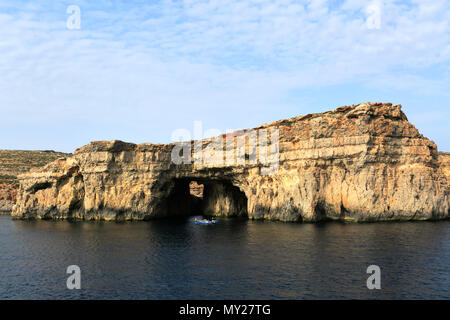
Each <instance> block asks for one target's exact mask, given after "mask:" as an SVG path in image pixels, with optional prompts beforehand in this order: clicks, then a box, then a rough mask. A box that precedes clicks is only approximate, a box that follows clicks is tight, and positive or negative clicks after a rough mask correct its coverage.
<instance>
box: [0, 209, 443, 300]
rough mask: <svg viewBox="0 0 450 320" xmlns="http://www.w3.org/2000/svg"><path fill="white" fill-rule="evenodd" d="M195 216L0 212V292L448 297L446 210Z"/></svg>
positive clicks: (30, 295) (37, 295) (17, 295)
mask: <svg viewBox="0 0 450 320" xmlns="http://www.w3.org/2000/svg"><path fill="white" fill-rule="evenodd" d="M194 218H195V217H187V218H177V219H166V220H153V221H135V222H91V221H78V222H69V221H41V220H38V221H21V220H13V219H11V217H8V216H0V299H37V300H42V299H46V300H47V299H57V300H60V299H64V300H72V299H140V300H141V299H150V300H161V299H164V300H167V299H168V300H172V299H177V300H178V299H232V300H234V299H238V300H243V299H251V300H259V299H262V300H319V299H320V300H323V299H325V300H329V299H339V300H340V299H383V300H384V299H395V300H398V299H432V300H434V299H450V272H449V266H450V221H437V222H389V223H384V222H380V223H359V224H356V223H340V222H325V223H319V224H300V223H282V222H267V221H252V220H246V219H230V218H228V219H226V218H224V219H218V223H217V224H214V225H198V224H195V223H194ZM71 266H72V267H71ZM73 266H75V269H76V270H77V271H73V270H75V269H74V267H73ZM373 266H375V269H377V270H378V271H377V272H375V271H373V270H374V267H373ZM375 273H377V274H375ZM74 276H76V277H77V279H78V280H77V281H78V287H76V288H73V284H74V283H77V282H76V281H73V279H74V278H73V277H74ZM374 276H376V277H377V278H374ZM374 279H375V280H374ZM374 281H375V282H374ZM374 283H377V287H376V288H374V287H373V284H374ZM370 284H372V285H370ZM78 288H79V289H78Z"/></svg>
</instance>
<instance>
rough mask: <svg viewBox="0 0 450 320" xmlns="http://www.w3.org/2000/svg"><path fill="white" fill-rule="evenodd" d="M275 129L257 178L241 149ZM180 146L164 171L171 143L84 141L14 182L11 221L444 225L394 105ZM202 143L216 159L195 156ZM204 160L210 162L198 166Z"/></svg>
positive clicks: (255, 165)
mask: <svg viewBox="0 0 450 320" xmlns="http://www.w3.org/2000/svg"><path fill="white" fill-rule="evenodd" d="M275 130H277V131H276V132H277V133H278V140H276V141H275V139H273V140H271V139H269V143H268V146H267V150H276V152H277V153H276V157H274V158H272V159H276V165H275V163H270V166H269V167H270V168H268V165H267V164H268V163H267V162H265V161H263V160H264V158H263V153H261V150H262V149H261V148H262V145H261V141H262V140H260V139H259V138H258V140H256V141H257V142H258V144H257V145H256V146H253V145H252V144H251V141H253V140H252V138H251V134H250V133H251V132H258V136H259V137H261V136H262V135H261V134H260V133H261V132H263V133H265V132H269V133H267V134H268V135H271V136H272V135H273V136H275V133H274V132H275ZM222 141H223V144H222ZM218 143H219V144H218ZM187 145H189V148H190V150H189V154H188V153H187V152H186V151H185V152H186V154H185V155H184V156H186V157H187V158H184V160H186V161H183V162H182V163H180V162H179V161H178V162H177V161H173V155H174V152H173V150H174V147H179V146H180V144H177V145H175V144H139V145H136V144H132V143H125V142H121V141H99V142H92V143H90V144H88V145H86V146H84V147H82V148H79V149H77V150H76V151H75V153H74V155H73V156H72V157H70V158H65V159H59V160H56V161H54V162H52V163H50V164H48V165H47V166H45V167H42V168H40V169H35V170H32V171H31V172H30V173H28V174H24V175H22V176H20V188H19V192H18V195H17V204H16V206H15V208H14V210H13V215H14V216H15V217H18V218H53V219H59V218H63V219H64V218H71V219H93V220H146V219H153V218H161V217H170V216H186V215H194V214H204V215H211V216H237V217H248V218H250V219H266V220H279V221H290V222H315V221H321V220H346V221H387V220H430V219H444V218H448V217H449V215H450V214H449V207H450V202H449V201H450V200H449V184H448V181H447V178H446V175H445V173H444V170H446V169H445V166H444V165H443V164H442V165H441V162H440V157H439V154H438V151H437V147H436V145H435V144H434V143H433V142H432V141H430V140H428V139H427V138H425V137H423V136H422V135H421V134H420V133H419V132H418V130H417V129H416V128H415V127H414V126H413V125H412V124H411V123H410V122H408V120H407V117H406V116H405V114H404V113H403V112H402V111H401V106H400V105H392V104H389V103H387V104H382V103H363V104H360V105H354V106H345V107H340V108H338V109H336V110H334V111H329V112H325V113H321V114H310V115H307V116H302V117H296V118H292V119H288V120H281V121H276V122H272V123H269V124H266V125H263V126H261V127H259V128H256V129H255V130H241V131H238V132H235V133H233V134H228V135H226V136H220V137H217V138H214V139H206V140H202V141H196V142H189V143H188V144H187ZM211 145H214V146H216V149H213V151H212V152H210V151H205V150H208V146H211ZM218 145H220V146H222V148H223V150H224V152H223V154H222V153H220V152H218V150H219V149H218V148H217V146H218ZM199 146H200V149H199V148H198V147H199ZM272 147H274V148H272ZM258 149H259V150H260V151H259V153H258V152H255V150H258ZM199 150H203V158H201V157H200V161H198V159H199V154H201V153H199ZM264 150H265V149H264ZM267 150H265V151H267ZM183 153H184V152H183ZM255 154H256V155H257V156H256V158H255V157H254V155H255ZM229 155H231V156H229ZM213 156H214V157H216V160H217V159H219V161H209V158H210V157H213ZM188 158H189V159H190V160H193V161H187V159H188ZM202 159H203V161H202ZM222 160H223V161H222ZM230 160H231V161H230ZM441 160H442V157H441ZM447 168H448V167H447ZM266 169H271V170H266ZM192 181H195V182H196V183H198V184H201V185H203V190H202V197H199V196H196V195H193V194H192V192H191V187H190V185H191V182H192ZM191 186H192V185H191Z"/></svg>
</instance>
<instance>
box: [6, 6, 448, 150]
mask: <svg viewBox="0 0 450 320" xmlns="http://www.w3.org/2000/svg"><path fill="white" fill-rule="evenodd" d="M70 5H77V6H78V7H79V8H80V10H81V15H80V18H81V26H80V29H78V30H70V29H68V28H67V19H68V18H69V16H70V14H68V13H67V12H66V10H67V8H68V7H69V6H70ZM374 5H375V6H376V7H377V8H379V10H380V20H379V21H380V27H379V28H375V29H374V28H369V27H368V23H367V19H368V18H370V12H368V11H367V9H368V8H369V7H370V6H374ZM0 74H1V76H0V114H1V116H0V149H53V150H59V151H66V152H72V151H73V150H74V149H75V148H77V147H80V146H82V145H85V144H87V143H89V142H90V141H92V140H113V139H120V140H124V141H130V142H136V143H141V142H154V143H158V142H170V141H171V135H172V132H174V131H175V130H176V129H180V128H186V129H188V130H190V131H192V130H193V125H194V121H196V120H200V121H202V122H203V127H204V129H210V128H217V129H219V130H221V131H225V130H227V129H240V128H251V127H254V126H257V125H259V124H262V123H265V122H270V121H274V120H278V119H282V118H288V117H293V116H298V115H302V114H307V113H311V112H321V111H326V110H330V109H334V108H336V107H339V106H341V105H349V104H357V103H360V102H366V101H382V102H392V103H395V104H398V103H399V104H402V105H403V109H404V111H405V113H406V114H407V116H408V117H409V119H410V120H411V121H412V122H413V123H414V124H415V125H416V127H417V128H418V129H419V130H420V131H421V132H422V133H423V134H424V135H425V136H426V137H428V138H430V139H432V140H433V141H435V142H436V144H437V145H438V147H439V149H440V150H441V151H450V140H449V139H448V136H449V132H450V130H449V125H450V111H449V107H450V2H449V1H447V0H408V1H407V0H404V1H394V0H392V1H387V0H386V1H383V0H379V1H377V0H375V1H359V0H341V1H327V0H278V1H267V0H251V1H244V0H240V1H231V0H228V1H223V0H210V1H207V0H184V1H183V0H177V1H169V0H162V1H156V0H154V1H143V0H142V1H106V0H103V1H81V0H70V1H40V0H35V1H17V0H14V1H12V0H1V1H0Z"/></svg>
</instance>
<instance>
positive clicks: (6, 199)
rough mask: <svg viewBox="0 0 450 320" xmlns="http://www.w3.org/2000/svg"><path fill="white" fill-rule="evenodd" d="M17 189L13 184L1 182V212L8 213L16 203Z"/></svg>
mask: <svg viewBox="0 0 450 320" xmlns="http://www.w3.org/2000/svg"><path fill="white" fill-rule="evenodd" d="M16 195H17V189H16V188H15V187H14V185H12V184H8V183H0V214H8V213H9V212H10V211H11V210H12V207H13V206H14V204H15V203H16Z"/></svg>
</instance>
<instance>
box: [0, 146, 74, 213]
mask: <svg viewBox="0 0 450 320" xmlns="http://www.w3.org/2000/svg"><path fill="white" fill-rule="evenodd" d="M67 156H70V154H67V153H61V152H55V151H52V150H47V151H27V150H0V214H10V213H11V210H12V208H13V206H14V204H15V202H16V194H17V190H18V188H19V181H18V179H17V176H18V175H19V174H22V173H26V172H28V171H29V170H30V168H36V167H42V166H43V165H45V164H47V163H49V162H52V161H54V160H55V159H57V158H60V157H67Z"/></svg>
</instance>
